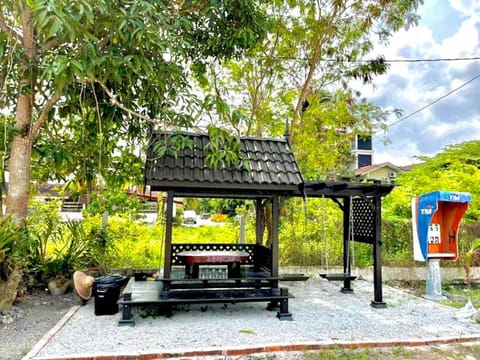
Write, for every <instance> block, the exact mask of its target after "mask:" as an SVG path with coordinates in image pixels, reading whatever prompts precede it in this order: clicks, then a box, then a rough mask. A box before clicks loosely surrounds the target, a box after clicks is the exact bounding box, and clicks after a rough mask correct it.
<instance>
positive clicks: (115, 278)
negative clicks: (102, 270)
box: [95, 275, 125, 284]
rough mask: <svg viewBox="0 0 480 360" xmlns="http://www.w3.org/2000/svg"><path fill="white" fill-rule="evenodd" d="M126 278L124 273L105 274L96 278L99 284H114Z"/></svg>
mask: <svg viewBox="0 0 480 360" xmlns="http://www.w3.org/2000/svg"><path fill="white" fill-rule="evenodd" d="M124 280H125V276H123V275H105V276H99V277H97V278H95V282H96V283H98V284H114V283H118V282H122V281H124Z"/></svg>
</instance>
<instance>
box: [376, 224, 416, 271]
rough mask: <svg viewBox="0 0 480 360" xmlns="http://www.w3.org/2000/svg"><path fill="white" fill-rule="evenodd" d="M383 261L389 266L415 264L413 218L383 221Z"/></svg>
mask: <svg viewBox="0 0 480 360" xmlns="http://www.w3.org/2000/svg"><path fill="white" fill-rule="evenodd" d="M382 261H383V264H384V265H387V266H412V265H414V261H413V244H412V222H411V220H408V219H402V220H401V219H395V220H389V219H384V220H383V221H382Z"/></svg>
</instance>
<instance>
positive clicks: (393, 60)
mask: <svg viewBox="0 0 480 360" xmlns="http://www.w3.org/2000/svg"><path fill="white" fill-rule="evenodd" d="M274 58H275V59H277V60H295V61H296V60H301V61H311V60H312V59H310V58H308V57H293V56H292V57H289V56H274ZM475 60H480V56H471V57H453V58H432V59H384V58H383V57H381V56H380V57H378V58H376V59H370V60H348V59H319V60H318V61H323V62H343V63H357V64H361V63H369V62H372V61H383V62H384V63H416V62H454V61H475Z"/></svg>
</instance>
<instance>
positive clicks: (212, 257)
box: [177, 250, 250, 279]
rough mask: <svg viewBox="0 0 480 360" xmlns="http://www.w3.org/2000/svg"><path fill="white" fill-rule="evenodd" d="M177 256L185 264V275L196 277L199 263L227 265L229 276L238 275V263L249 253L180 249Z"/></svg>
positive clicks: (245, 258)
mask: <svg viewBox="0 0 480 360" xmlns="http://www.w3.org/2000/svg"><path fill="white" fill-rule="evenodd" d="M177 256H178V257H179V258H180V259H183V260H184V262H185V264H186V266H185V275H186V277H189V278H193V279H198V273H199V266H200V265H227V269H228V277H229V278H235V277H240V264H241V263H242V262H245V261H246V260H248V257H249V256H250V255H249V253H248V252H246V251H235V250H228V251H222V250H211V251H210V250H204V251H198V250H197V251H181V252H179V253H178V254H177Z"/></svg>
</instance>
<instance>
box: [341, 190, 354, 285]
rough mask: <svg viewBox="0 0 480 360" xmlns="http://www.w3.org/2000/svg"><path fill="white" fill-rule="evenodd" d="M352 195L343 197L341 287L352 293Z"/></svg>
mask: <svg viewBox="0 0 480 360" xmlns="http://www.w3.org/2000/svg"><path fill="white" fill-rule="evenodd" d="M350 200H351V197H344V198H343V207H342V210H343V275H344V276H345V277H344V279H343V287H342V288H341V289H340V291H341V292H342V293H346V294H349V293H352V292H353V289H352V281H351V278H350V275H351V262H350V233H351V226H352V224H351V221H350V219H351V211H352V209H351V206H350Z"/></svg>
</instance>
